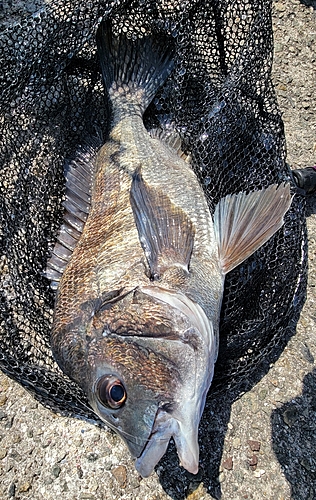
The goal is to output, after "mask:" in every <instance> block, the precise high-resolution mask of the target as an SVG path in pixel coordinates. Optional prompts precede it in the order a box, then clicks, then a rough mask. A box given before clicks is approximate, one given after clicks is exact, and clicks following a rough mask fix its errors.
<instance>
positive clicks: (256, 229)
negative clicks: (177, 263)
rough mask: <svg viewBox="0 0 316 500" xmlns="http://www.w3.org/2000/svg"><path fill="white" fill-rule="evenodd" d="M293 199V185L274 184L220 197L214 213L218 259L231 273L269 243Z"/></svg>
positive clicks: (281, 223)
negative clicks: (250, 191) (256, 189)
mask: <svg viewBox="0 0 316 500" xmlns="http://www.w3.org/2000/svg"><path fill="white" fill-rule="evenodd" d="M291 201H292V196H291V194H290V185H289V184H281V185H280V186H279V187H278V186H277V185H275V184H273V185H271V186H269V187H268V188H267V189H262V190H261V191H255V192H252V193H249V194H246V193H239V194H235V195H229V196H226V197H225V198H223V199H222V200H220V202H219V203H218V205H217V206H216V209H215V214H214V230H215V236H216V239H217V242H218V248H219V259H220V264H221V268H222V271H223V273H224V274H226V273H228V272H229V271H231V270H232V269H234V268H235V267H236V266H238V265H239V264H240V263H241V262H243V261H244V260H245V259H247V258H248V257H249V256H250V255H252V254H253V253H254V252H255V251H256V250H258V248H260V247H261V246H262V245H263V244H264V243H266V242H267V241H268V240H269V239H270V238H271V236H272V235H273V234H274V233H275V232H276V231H278V229H280V228H281V227H282V225H283V222H284V221H283V216H284V214H285V213H286V212H287V211H288V209H289V207H290V205H291Z"/></svg>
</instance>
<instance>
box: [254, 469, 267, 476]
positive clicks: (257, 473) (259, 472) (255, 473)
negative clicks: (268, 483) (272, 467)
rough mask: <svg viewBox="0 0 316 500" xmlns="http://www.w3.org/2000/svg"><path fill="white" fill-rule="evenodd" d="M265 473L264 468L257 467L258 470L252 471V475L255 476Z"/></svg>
mask: <svg viewBox="0 0 316 500" xmlns="http://www.w3.org/2000/svg"><path fill="white" fill-rule="evenodd" d="M265 473H266V471H265V470H263V469H259V470H255V472H254V473H253V475H254V476H255V477H261V476H263V474H265Z"/></svg>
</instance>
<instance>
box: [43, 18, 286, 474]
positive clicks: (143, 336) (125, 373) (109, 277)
mask: <svg viewBox="0 0 316 500" xmlns="http://www.w3.org/2000/svg"><path fill="white" fill-rule="evenodd" d="M98 45H99V52H100V57H101V67H102V70H103V76H104V81H105V87H106V89H107V92H108V94H109V98H110V101H111V103H112V108H113V121H112V129H111V132H110V135H109V139H108V141H107V142H106V143H105V144H104V145H103V146H102V147H101V149H100V151H99V153H98V155H97V157H96V160H95V162H94V165H93V168H91V169H90V170H91V171H92V172H93V186H92V193H91V207H90V210H89V215H88V218H87V221H86V223H85V225H84V228H83V232H82V234H81V237H80V239H79V241H78V243H77V244H76V246H75V248H74V250H73V253H72V256H71V258H70V261H69V263H68V265H67V267H66V269H65V271H64V273H63V276H62V278H61V280H60V283H59V287H58V291H57V296H56V306H55V313H54V325H53V330H52V335H51V344H52V349H53V352H54V355H55V357H56V360H57V361H58V363H59V365H60V367H61V368H62V369H63V370H64V372H65V373H67V374H68V375H69V376H70V377H71V378H72V379H74V380H75V381H76V382H77V383H78V384H79V385H80V386H81V387H82V388H83V389H84V390H85V392H86V393H87V395H88V398H89V401H90V404H91V405H92V407H93V408H94V410H95V411H96V413H97V414H98V415H99V416H100V418H101V419H102V420H104V421H105V422H106V423H107V424H108V425H109V426H110V427H111V428H113V429H114V430H116V431H117V432H118V433H119V434H120V435H121V437H122V438H123V439H124V440H125V442H126V443H127V445H128V447H129V449H130V451H131V453H132V455H133V456H134V457H135V458H137V461H136V467H137V469H138V470H139V472H140V473H141V474H142V475H143V476H147V475H149V474H150V473H151V471H152V470H153V468H154V466H155V465H156V463H157V462H158V460H159V459H160V458H161V456H162V455H163V454H164V452H165V450H166V448H167V445H168V442H169V440H170V438H171V437H173V438H174V440H175V443H176V446H177V450H178V454H179V456H180V460H181V463H182V465H183V466H184V467H185V468H187V469H188V470H189V471H190V472H193V473H196V472H197V469H198V442H197V436H198V425H199V421H200V417H201V414H202V412H203V408H204V403H205V398H206V394H207V391H208V389H209V386H210V384H211V380H212V376H213V371H214V364H215V362H216V357H217V351H218V324H219V313H220V307H221V300H222V293H223V286H224V277H225V273H226V272H228V271H229V270H230V269H232V267H234V266H235V265H237V264H238V263H239V262H240V261H241V260H244V259H245V258H246V257H247V256H248V255H250V254H251V253H253V251H255V250H256V248H258V246H260V245H261V244H263V242H264V241H266V240H267V239H268V238H269V237H270V236H271V234H273V233H274V232H275V231H276V230H277V229H278V228H279V227H280V226H281V225H282V221H283V214H284V213H285V212H286V210H287V209H288V207H289V204H290V194H289V189H288V187H281V188H279V189H278V190H277V189H276V187H274V188H271V189H270V190H267V192H258V193H257V194H254V196H252V197H251V196H250V198H249V195H248V197H247V195H244V194H242V195H240V196H239V197H231V198H229V199H227V200H226V201H225V200H224V201H223V202H222V203H221V204H220V206H219V208H218V210H217V212H216V214H215V224H214V223H213V220H212V217H211V215H210V212H209V209H208V205H207V202H206V199H205V196H204V193H203V191H202V188H201V187H200V185H199V183H198V180H197V178H196V176H195V174H194V173H193V171H192V169H191V167H190V165H189V164H188V162H186V161H185V160H184V159H183V155H182V153H181V151H180V150H178V151H177V150H176V149H173V148H172V146H171V145H170V143H171V142H172V141H169V143H168V140H167V141H166V139H164V140H161V137H159V135H158V136H157V134H153V136H151V135H150V134H149V133H148V132H147V130H146V129H145V127H144V124H143V120H142V115H143V112H144V111H145V109H146V107H147V106H148V104H149V102H150V100H151V99H152V98H153V96H154V95H155V93H156V91H157V89H158V87H159V86H160V85H161V84H162V83H163V81H164V80H165V78H166V77H167V76H168V74H169V73H170V71H171V69H172V66H173V63H172V57H171V55H170V51H169V50H167V51H165V50H160V49H159V48H157V47H156V46H155V44H154V42H153V40H152V39H151V38H150V37H145V38H144V39H143V40H138V41H134V42H128V41H127V40H126V39H125V38H124V37H115V36H114V35H113V34H112V33H111V28H110V26H109V24H108V23H103V24H102V25H101V27H100V28H99V32H98ZM115 61H117V63H116V62H115ZM116 64H118V66H119V67H118V69H117V66H116ZM113 68H114V69H113ZM115 68H116V69H115ZM149 75H150V76H151V78H149ZM115 76H116V79H115V78H114V77H115ZM88 170H89V168H88ZM80 189H82V183H81V184H80ZM249 200H250V202H249ZM248 205H249V206H248ZM245 207H246V210H244V208H245ZM263 209H264V210H263ZM251 211H255V213H257V214H258V227H259V229H260V227H261V226H262V223H263V222H265V223H267V226H268V229H267V231H263V232H264V234H263V236H262V237H258V236H257V234H254V229H253V227H254V226H255V225H254V222H253V221H252V217H251V216H249V213H250V212H251ZM260 213H264V216H263V219H262V217H261V216H260ZM247 214H248V215H247ZM238 215H240V218H238ZM227 220H228V221H229V227H230V232H232V233H233V234H234V238H235V239H234V244H233V245H232V240H231V237H230V236H229V235H228V236H227V224H226V222H225V221H227ZM247 220H248V221H249V220H250V222H251V224H250V230H246V229H245V231H244V232H245V233H246V243H241V240H242V237H241V235H240V231H238V227H244V228H247ZM271 220H272V221H271ZM225 224H226V225H225ZM259 229H258V230H257V229H256V228H255V233H258V234H259V233H260V230H259ZM223 249H224V250H223ZM108 378H110V379H111V381H112V382H113V383H114V385H115V384H116V383H117V386H118V387H119V389H118V391H119V393H120V391H122V394H123V393H124V402H123V403H122V404H121V405H119V406H115V405H114V406H115V407H111V405H110V404H107V402H105V401H104V395H103V393H102V394H101V391H100V387H101V386H102V381H105V382H104V384H105V387H106V388H107V385H106V384H107V380H108ZM100 384H101V386H100ZM105 393H106V390H105ZM122 400H123V398H122Z"/></svg>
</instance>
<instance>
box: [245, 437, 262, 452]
mask: <svg viewBox="0 0 316 500" xmlns="http://www.w3.org/2000/svg"><path fill="white" fill-rule="evenodd" d="M248 444H249V446H250V449H251V451H260V446H261V443H260V441H254V440H252V439H249V440H248Z"/></svg>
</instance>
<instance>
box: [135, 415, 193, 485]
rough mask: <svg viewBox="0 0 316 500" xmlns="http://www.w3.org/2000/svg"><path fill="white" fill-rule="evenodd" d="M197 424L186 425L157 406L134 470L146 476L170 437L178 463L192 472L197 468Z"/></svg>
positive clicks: (163, 451) (160, 455)
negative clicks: (174, 446) (175, 450)
mask: <svg viewBox="0 0 316 500" xmlns="http://www.w3.org/2000/svg"><path fill="white" fill-rule="evenodd" d="M197 435H198V425H188V423H187V422H182V421H179V420H178V419H176V418H175V417H173V416H172V415H171V414H170V413H167V412H166V411H165V410H163V409H161V408H159V409H158V410H157V414H156V418H155V421H154V425H153V428H152V432H151V434H150V436H149V438H148V441H147V443H146V445H145V447H144V449H143V451H142V453H141V455H140V456H139V457H138V458H137V460H136V462H135V467H136V470H137V471H138V472H139V474H140V475H141V476H143V477H148V476H150V474H151V473H152V472H153V470H154V468H155V466H156V465H157V463H158V462H159V460H160V459H161V458H162V456H163V455H164V454H165V452H166V450H167V448H168V444H169V441H170V439H171V438H173V439H174V441H175V444H176V448H177V452H178V455H179V458H180V465H182V467H184V468H185V469H186V470H187V471H189V472H191V473H192V474H197V472H198V468H199V446H198V439H197Z"/></svg>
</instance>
